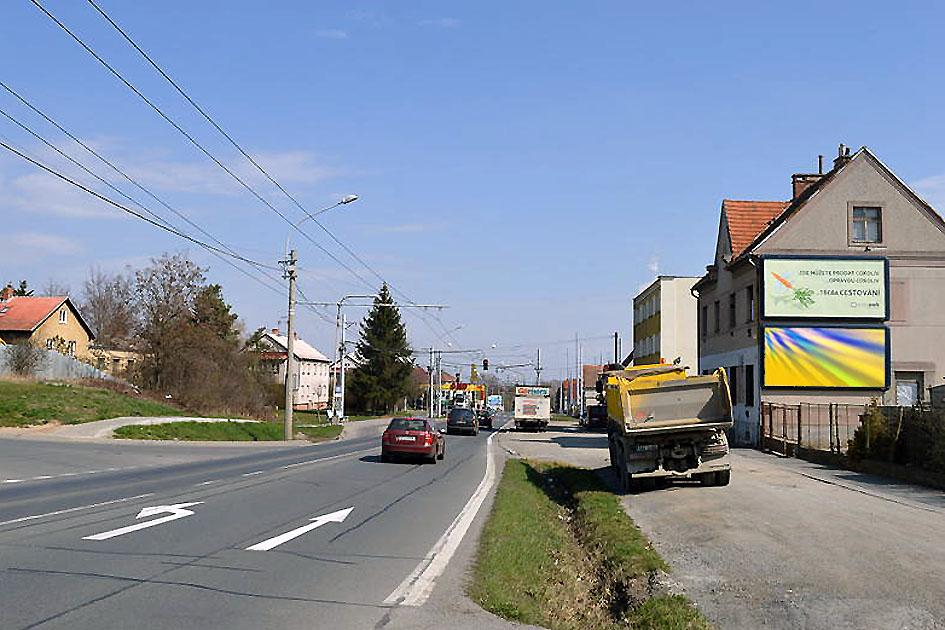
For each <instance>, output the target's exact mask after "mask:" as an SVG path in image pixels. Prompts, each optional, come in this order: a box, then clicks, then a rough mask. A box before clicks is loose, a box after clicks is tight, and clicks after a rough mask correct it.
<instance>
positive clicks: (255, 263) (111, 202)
mask: <svg viewBox="0 0 945 630" xmlns="http://www.w3.org/2000/svg"><path fill="white" fill-rule="evenodd" d="M0 147H3V148H4V149H6V150H7V151H9V152H10V153H13V154H14V155H17V156H19V157H21V158H23V159H24V160H26V161H27V162H29V163H30V164H32V165H34V166H36V167H39V168H41V169H42V170H44V171H46V172H47V173H49V174H50V175H54V176H55V177H58V178H59V179H61V180H62V181H64V182H66V183H68V184H72V185H73V186H75V187H76V188H78V189H80V190H82V191H84V192H86V193H88V194H89V195H92V196H93V197H95V198H96V199H100V200H101V201H104V202H105V203H107V204H109V205H111V206H114V207H116V208H118V209H119V210H121V211H123V212H126V213H128V214H130V215H131V216H133V217H136V218H138V219H141V220H142V221H145V222H146V223H150V224H151V225H153V226H154V227H157V228H160V229H162V230H164V231H165V232H170V233H171V234H174V235H176V236H179V237H181V238H183V239H185V240H188V241H190V242H191V243H194V244H195V245H199V246H201V247H203V248H205V249H208V250H210V251H213V252H216V253H218V254H221V255H223V256H229V257H230V258H234V259H236V260H240V261H242V262H245V263H249V264H250V265H253V266H254V267H262V268H265V269H276V270H277V268H276V267H273V266H271V265H267V264H265V263H261V262H259V261H256V260H252V259H250V258H246V257H244V256H240V255H239V254H233V253H230V252H228V251H226V250H223V249H220V248H219V247H214V246H213V245H210V244H209V243H205V242H203V241H201V240H199V239H196V238H194V237H193V236H190V235H189V234H185V233H184V232H181V231H179V230H177V229H174V228H172V227H168V226H166V225H164V224H163V223H159V222H158V221H155V220H154V219H150V218H148V217H146V216H144V215H143V214H141V213H140V212H136V211H135V210H132V209H131V208H128V207H126V206H123V205H122V204H120V203H118V202H117V201H114V200H112V199H109V198H108V197H106V196H105V195H102V194H100V193H97V192H95V191H94V190H92V189H91V188H88V187H86V186H84V185H82V184H80V183H79V182H77V181H75V180H74V179H72V178H70V177H68V176H66V175H63V174H62V173H60V172H58V171H56V170H55V169H53V168H51V167H49V166H46V165H45V164H43V163H42V162H40V161H39V160H35V159H33V158H31V157H30V156H28V155H26V154H25V153H21V152H20V151H18V150H16V149H14V148H13V147H12V146H10V145H9V144H7V143H6V142H2V141H0Z"/></svg>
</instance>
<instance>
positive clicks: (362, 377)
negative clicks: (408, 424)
mask: <svg viewBox="0 0 945 630" xmlns="http://www.w3.org/2000/svg"><path fill="white" fill-rule="evenodd" d="M410 354H411V352H410V344H409V343H408V342H407V328H406V327H405V326H404V323H403V322H402V321H401V319H400V310H398V308H397V307H396V306H394V300H393V298H392V297H391V294H390V290H389V289H388V288H387V284H386V283H385V284H384V285H383V286H382V287H381V290H380V293H379V294H378V296H377V297H376V298H374V306H373V308H372V309H371V310H370V312H369V313H368V314H367V315H366V316H365V318H364V320H363V321H362V322H361V339H360V340H359V341H358V345H357V356H356V362H357V367H356V368H355V369H353V370H352V371H351V374H350V377H349V379H348V383H347V386H346V396H347V398H348V401H347V402H348V406H349V408H352V409H357V410H363V411H380V412H390V411H393V410H394V407H395V405H396V404H397V402H398V401H401V400H403V398H404V396H405V395H407V394H408V393H409V391H410V374H411V372H412V370H413V363H412V361H411V358H410Z"/></svg>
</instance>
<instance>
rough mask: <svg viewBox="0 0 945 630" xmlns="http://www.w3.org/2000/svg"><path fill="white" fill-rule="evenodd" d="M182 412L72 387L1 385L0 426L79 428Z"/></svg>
mask: <svg viewBox="0 0 945 630" xmlns="http://www.w3.org/2000/svg"><path fill="white" fill-rule="evenodd" d="M181 414H182V411H181V410H180V409H177V408H174V407H171V406H170V405H165V404H162V403H159V402H154V401H152V400H148V399H146V398H137V397H133V396H126V395H124V394H118V393H115V392H111V391H108V390H105V389H97V388H94V387H84V386H82V385H71V384H49V383H35V382H19V381H0V426H6V427H24V426H30V425H37V424H47V423H49V422H60V423H62V424H79V423H82V422H93V421H95V420H106V419H108V418H117V417H121V416H179V415H181Z"/></svg>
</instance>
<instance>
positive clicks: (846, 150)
mask: <svg viewBox="0 0 945 630" xmlns="http://www.w3.org/2000/svg"><path fill="white" fill-rule="evenodd" d="M851 159H853V158H852V156H851V155H850V147H848V146H847V145H845V144H841V145H840V147H839V148H838V149H837V157H835V158H834V159H833V167H834V168H835V169H836V168H839V167H841V166H843V165H844V164H846V163H847V162H849V161H850V160H851Z"/></svg>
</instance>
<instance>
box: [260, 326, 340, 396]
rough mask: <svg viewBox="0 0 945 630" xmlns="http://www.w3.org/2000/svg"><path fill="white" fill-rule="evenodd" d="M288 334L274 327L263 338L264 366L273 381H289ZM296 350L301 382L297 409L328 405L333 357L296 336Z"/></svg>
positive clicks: (261, 357) (261, 345)
mask: <svg viewBox="0 0 945 630" xmlns="http://www.w3.org/2000/svg"><path fill="white" fill-rule="evenodd" d="M288 344H289V340H288V337H286V336H285V335H282V334H280V333H279V330H278V329H276V328H274V329H272V330H271V331H270V332H267V333H265V334H264V335H263V336H262V338H261V339H260V341H259V347H260V348H261V349H262V350H261V352H260V359H261V360H260V364H261V368H262V369H263V370H265V371H267V372H269V373H270V374H271V375H272V379H273V381H275V382H277V383H285V368H286V359H287V358H288V356H289V353H288V350H287V348H288ZM292 348H293V354H294V355H295V359H296V361H297V365H296V370H297V374H298V383H297V384H296V390H295V405H294V406H295V408H296V409H325V408H326V407H327V406H328V397H329V390H328V368H329V365H330V363H331V361H330V360H329V359H328V357H326V356H325V355H324V354H322V353H321V352H319V351H318V350H316V349H315V348H313V347H312V346H310V345H309V344H307V343H306V342H305V341H303V340H301V339H299V338H298V336H296V338H295V342H294V343H293V346H292Z"/></svg>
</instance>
